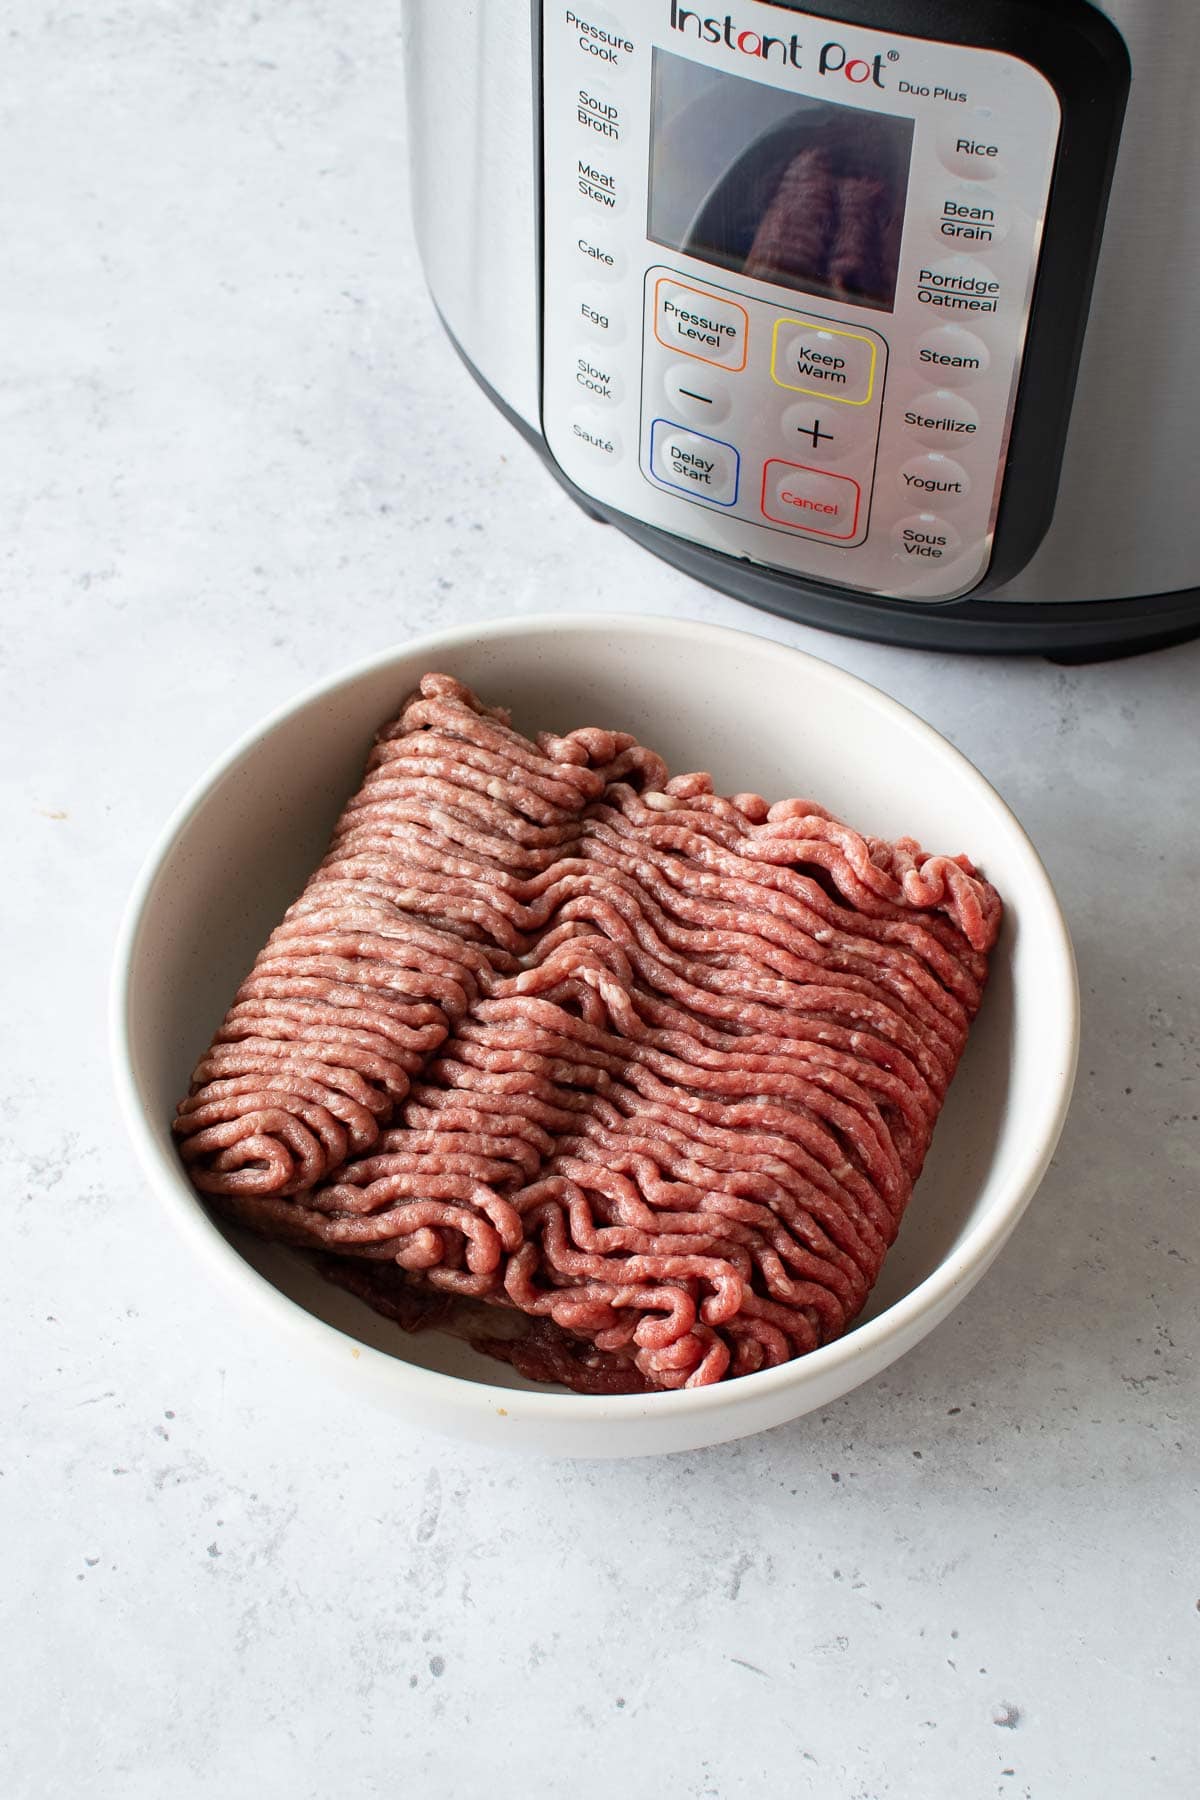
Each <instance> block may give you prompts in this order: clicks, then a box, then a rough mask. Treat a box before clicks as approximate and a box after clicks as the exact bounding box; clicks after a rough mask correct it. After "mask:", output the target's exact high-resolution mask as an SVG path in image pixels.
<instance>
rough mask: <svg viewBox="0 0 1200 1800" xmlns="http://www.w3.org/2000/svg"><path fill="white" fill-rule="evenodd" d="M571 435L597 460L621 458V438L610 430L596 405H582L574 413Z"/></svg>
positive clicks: (611, 460)
mask: <svg viewBox="0 0 1200 1800" xmlns="http://www.w3.org/2000/svg"><path fill="white" fill-rule="evenodd" d="M571 436H572V437H573V438H574V440H575V442H576V443H577V444H578V445H579V447H580V449H581V450H584V451H586V452H587V453H588V455H589V456H592V457H594V458H595V460H596V461H597V462H602V463H603V462H617V461H618V460H619V458H620V455H621V440H620V438H619V437H618V436H617V434H616V432H615V431H610V430H609V428H608V421H607V420H606V419H605V418H604V417H603V415H602V414H601V413H600V412H599V411H598V410H597V409H596V408H595V407H580V409H579V410H578V412H576V413H573V414H572V417H571Z"/></svg>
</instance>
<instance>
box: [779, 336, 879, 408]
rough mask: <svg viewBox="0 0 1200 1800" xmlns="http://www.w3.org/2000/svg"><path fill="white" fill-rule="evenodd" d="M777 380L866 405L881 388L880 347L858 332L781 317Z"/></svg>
mask: <svg viewBox="0 0 1200 1800" xmlns="http://www.w3.org/2000/svg"><path fill="white" fill-rule="evenodd" d="M771 379H772V381H775V382H777V383H778V384H779V386H780V387H785V388H794V389H795V390H796V391H797V392H798V393H801V394H815V395H819V397H820V398H821V399H822V400H836V401H839V402H840V403H841V404H843V405H847V406H865V405H866V404H867V401H868V400H869V399H870V398H871V393H872V390H873V388H874V386H875V345H874V342H873V341H872V340H871V339H870V338H868V337H863V335H862V333H861V332H858V331H839V330H836V329H835V328H834V327H833V326H831V325H811V324H809V325H806V324H805V323H804V321H803V320H802V319H777V320H776V322H775V336H774V340H773V342H772V345H771Z"/></svg>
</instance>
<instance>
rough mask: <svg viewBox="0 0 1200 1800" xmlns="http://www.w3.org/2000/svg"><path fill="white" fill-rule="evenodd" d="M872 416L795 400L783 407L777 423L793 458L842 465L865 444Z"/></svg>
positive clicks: (851, 410)
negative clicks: (844, 459) (841, 463)
mask: <svg viewBox="0 0 1200 1800" xmlns="http://www.w3.org/2000/svg"><path fill="white" fill-rule="evenodd" d="M872 417H873V415H871V414H865V413H861V412H858V411H856V410H855V409H854V408H853V407H841V406H818V404H817V402H816V401H815V400H796V401H794V402H793V403H792V405H791V406H788V407H785V408H784V411H783V416H782V418H781V419H780V421H779V424H780V428H781V430H782V432H783V440H784V443H785V444H786V445H787V446H788V447H789V449H790V451H791V454H792V455H793V456H811V457H812V459H813V461H814V462H819V463H821V464H822V465H824V464H825V463H831V462H841V461H842V459H843V458H844V457H846V456H850V455H852V454H853V453H854V451H856V450H858V451H862V450H864V449H865V448H866V447H867V445H868V440H869V437H870V432H871V420H872Z"/></svg>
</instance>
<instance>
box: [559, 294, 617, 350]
mask: <svg viewBox="0 0 1200 1800" xmlns="http://www.w3.org/2000/svg"><path fill="white" fill-rule="evenodd" d="M572 304H573V306H574V309H575V321H576V324H577V325H578V327H579V329H580V331H582V332H583V334H584V336H585V337H591V338H596V339H598V340H599V342H600V343H602V344H619V343H620V341H621V339H622V338H623V337H624V335H625V321H624V320H623V319H622V317H621V314H620V312H619V311H618V310H617V308H616V307H615V306H613V305H612V304H611V302H610V301H609V300H608V299H607V298H602V297H601V296H600V295H599V294H592V293H588V292H587V291H582V292H578V293H576V295H575V297H574V300H573V302H572Z"/></svg>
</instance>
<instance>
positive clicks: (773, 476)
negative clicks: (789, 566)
mask: <svg viewBox="0 0 1200 1800" xmlns="http://www.w3.org/2000/svg"><path fill="white" fill-rule="evenodd" d="M861 505H862V489H861V488H860V487H859V485H858V483H857V481H851V480H850V478H849V476H847V475H827V474H826V473H825V472H824V471H823V470H822V469H810V468H807V467H806V466H805V465H804V464H803V463H790V462H783V461H782V460H781V459H780V458H778V457H772V458H771V460H770V461H769V462H768V463H766V464H764V466H763V485H762V511H763V517H764V518H767V519H773V520H774V522H775V523H776V524H777V525H790V526H791V527H792V529H793V530H794V531H804V532H807V533H808V534H809V535H810V536H812V537H822V538H833V539H839V538H840V539H842V540H843V541H845V540H846V539H847V538H852V537H853V536H854V534H855V532H856V531H857V529H858V515H859V510H860V507H861Z"/></svg>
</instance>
